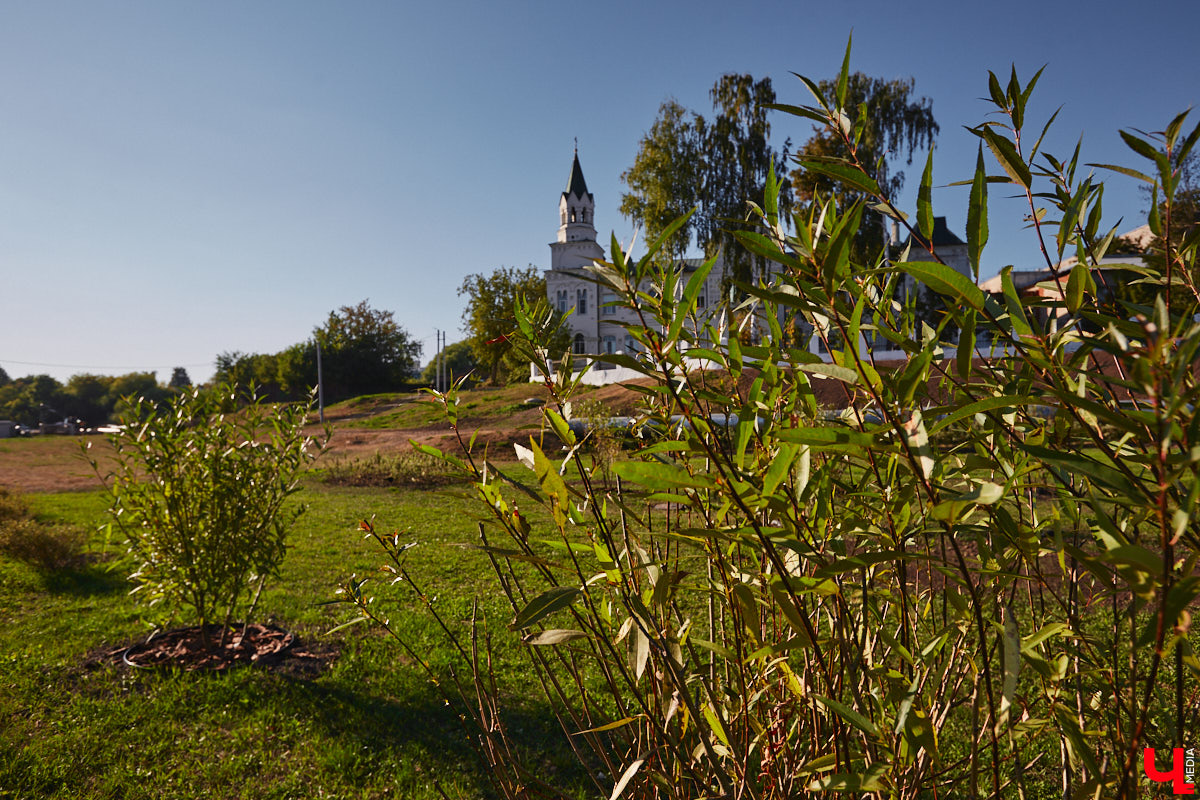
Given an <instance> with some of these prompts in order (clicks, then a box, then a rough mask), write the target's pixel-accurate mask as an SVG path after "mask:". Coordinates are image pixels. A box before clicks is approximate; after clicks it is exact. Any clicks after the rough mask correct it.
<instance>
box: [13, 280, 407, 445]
mask: <svg viewBox="0 0 1200 800" xmlns="http://www.w3.org/2000/svg"><path fill="white" fill-rule="evenodd" d="M318 346H319V347H320V350H321V354H322V367H323V376H322V377H323V379H324V384H325V397H326V400H327V401H329V402H336V401H337V400H342V399H346V398H348V397H356V396H358V395H362V394H373V393H378V392H392V391H399V390H403V389H406V388H409V387H411V386H412V385H413V384H414V383H415V382H416V381H417V380H418V376H417V370H418V367H419V365H420V357H421V343H420V342H418V341H415V340H414V339H413V338H412V337H411V336H410V335H409V333H408V332H407V331H406V330H405V329H404V328H403V327H401V326H400V325H399V324H398V323H397V322H396V319H395V315H394V314H393V313H392V312H391V311H385V310H381V309H375V308H372V307H371V306H370V304H369V302H368V301H367V300H363V301H362V302H361V303H358V304H357V305H354V306H342V307H341V308H339V309H337V310H334V311H330V312H329V316H328V317H327V318H326V320H325V322H324V323H323V324H321V325H318V326H316V327H315V328H314V329H313V335H312V336H311V337H310V338H309V339H306V340H305V341H303V342H299V343H297V344H294V345H292V346H291V347H288V348H286V349H284V350H282V351H280V352H278V353H244V352H240V351H231V352H224V353H221V354H219V355H218V356H217V357H216V362H215V372H214V374H213V377H212V383H215V384H234V385H238V386H243V387H248V386H250V385H253V386H255V388H256V390H257V393H258V394H259V396H261V397H264V398H266V399H268V400H276V401H290V400H303V399H305V398H307V397H308V395H309V393H310V392H311V391H312V389H313V387H315V386H316V385H317V348H318ZM191 385H192V380H191V378H190V376H189V375H188V373H187V370H186V369H184V368H183V367H176V368H175V369H174V371H173V372H172V374H171V378H170V380H168V381H167V382H166V383H165V384H160V383H159V382H158V380H157V377H156V374H155V373H154V372H131V373H128V374H126V375H118V376H110V375H93V374H86V373H85V374H79V375H74V376H72V377H71V378H70V380H68V381H67V382H66V383H65V384H64V383H61V382H59V381H58V380H56V379H55V378H54V377H52V376H50V375H29V376H25V377H22V378H16V379H12V378H10V377H9V376H8V374H7V373H6V372H5V371H4V370H3V369H0V419H4V420H11V421H13V422H16V423H18V424H21V425H25V426H28V427H34V426H37V425H39V424H41V423H48V422H58V421H61V420H63V419H66V418H70V419H78V420H80V421H81V422H82V424H83V425H84V426H85V427H96V426H100V425H103V424H105V423H107V422H110V421H114V420H116V419H117V418H118V417H119V416H120V415H121V413H122V411H123V410H125V404H126V402H127V400H128V399H129V398H138V397H140V398H144V399H145V400H146V401H148V402H149V403H150V404H151V405H152V406H157V405H160V404H161V403H163V402H165V401H166V400H168V399H169V398H171V397H173V396H174V395H175V394H177V393H178V392H179V391H180V390H182V389H186V388H189V387H191Z"/></svg>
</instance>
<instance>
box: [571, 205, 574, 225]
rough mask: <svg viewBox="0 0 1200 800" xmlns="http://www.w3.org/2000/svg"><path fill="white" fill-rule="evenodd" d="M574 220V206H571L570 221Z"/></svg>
mask: <svg viewBox="0 0 1200 800" xmlns="http://www.w3.org/2000/svg"><path fill="white" fill-rule="evenodd" d="M574 221H575V208H574V206H572V207H571V222H574Z"/></svg>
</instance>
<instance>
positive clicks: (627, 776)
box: [608, 758, 646, 800]
mask: <svg viewBox="0 0 1200 800" xmlns="http://www.w3.org/2000/svg"><path fill="white" fill-rule="evenodd" d="M645 763H646V759H644V758H639V759H638V760H637V761H634V762H633V763H632V764H630V765H629V766H628V767H626V769H625V772H624V773H623V774H622V775H621V779H620V780H619V781H617V785H616V786H614V787H613V790H612V794H611V795H609V798H608V800H617V798H618V797H620V796H621V792H623V791H625V787H626V786H628V785H629V781H631V780H633V776H634V775H635V774H636V773H637V771H638V769H640V768H641V766H642V764H645Z"/></svg>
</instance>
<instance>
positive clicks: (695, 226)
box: [621, 74, 791, 281]
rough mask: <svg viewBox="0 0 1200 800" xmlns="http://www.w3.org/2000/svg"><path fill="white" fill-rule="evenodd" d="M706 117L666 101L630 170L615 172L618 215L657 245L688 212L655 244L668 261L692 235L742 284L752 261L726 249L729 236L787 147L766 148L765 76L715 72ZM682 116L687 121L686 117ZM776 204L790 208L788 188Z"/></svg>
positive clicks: (769, 94)
mask: <svg viewBox="0 0 1200 800" xmlns="http://www.w3.org/2000/svg"><path fill="white" fill-rule="evenodd" d="M709 96H710V98H711V99H712V104H713V118H712V119H711V120H707V119H705V118H704V117H703V116H701V115H699V114H696V113H694V112H689V111H687V110H686V109H684V108H683V107H682V106H680V105H679V104H678V103H677V102H675V101H674V100H668V101H666V102H664V103H663V104H662V106H660V107H659V111H658V118H657V119H656V120H655V121H654V124H653V126H651V128H650V131H649V132H648V133H647V134H646V135H645V136H644V137H642V141H641V144H640V146H639V148H638V154H637V158H636V159H635V161H634V163H633V166H631V167H630V168H629V169H627V170H626V171H625V172H624V173H622V175H621V180H622V181H624V182H625V185H626V186H628V187H629V189H630V191H629V193H628V194H624V195H622V197H621V213H622V214H625V215H626V216H628V217H629V218H630V219H632V220H633V221H634V222H636V223H638V224H639V225H642V226H644V227H645V229H646V232H645V239H646V241H647V242H653V241H655V240H657V239H658V238H659V237H660V236H661V235H662V234H663V233H664V232H665V231H667V230H668V228H670V227H671V226H672V224H673V223H674V221H675V220H677V219H679V218H681V217H682V216H683V215H684V214H685V213H686V212H688V211H690V210H691V209H692V208H693V207H695V208H696V210H697V211H696V214H695V215H694V216H692V217H691V218H689V219H687V220H686V221H685V222H684V223H683V225H682V226H681V227H680V228H679V232H678V234H677V238H676V237H672V238H671V239H669V240H668V242H667V243H666V244H665V245H664V246H663V252H664V253H665V254H669V255H671V256H672V257H674V258H678V257H680V256H681V255H683V254H684V253H685V252H686V251H687V249H688V245H689V243H690V241H691V237H692V236H693V235H695V237H696V243H697V244H698V245H699V246H700V247H701V248H702V249H703V250H704V251H705V253H707V254H708V255H710V256H711V255H713V254H715V253H716V252H717V251H718V250H721V251H724V253H725V259H726V263H727V264H728V265H729V267H730V269H731V271H732V272H731V275H729V276H727V277H729V278H733V279H736V280H741V281H746V280H749V279H750V277H751V271H752V265H753V258H752V257H751V256H750V254H749V253H748V252H747V251H746V250H744V249H743V248H740V247H734V246H732V245H733V242H734V238H733V233H732V231H736V230H749V229H751V227H752V226H748V225H747V223H746V220H747V219H748V217H749V204H748V202H747V201H748V200H749V199H750V198H755V197H762V195H763V189H764V187H765V185H766V183H767V175H768V173H769V172H770V171H771V170H772V169H774V170H775V172H776V174H781V172H782V169H781V168H782V165H783V164H784V162H785V161H786V160H787V157H788V153H787V146H786V145H785V147H784V149H783V152H782V153H779V152H776V151H775V150H774V148H772V147H771V145H770V135H771V124H770V121H769V120H768V119H767V110H768V107H769V106H770V104H772V103H774V102H775V90H774V88H773V87H772V85H771V80H770V78H763V79H762V80H758V81H756V80H754V78H753V76H751V75H738V74H729V75H723V76H721V78H720V79H719V80H717V82H716V83H715V84H714V85H713V88H712V90H711V92H710V93H709ZM689 114H690V118H689V117H688V115H689ZM779 203H780V206H781V207H782V208H783V209H784V210H785V211H786V210H788V209H789V208H790V203H791V192H790V188H789V186H788V184H787V183H786V182H784V183H783V185H782V186H780V187H779Z"/></svg>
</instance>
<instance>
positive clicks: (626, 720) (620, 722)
mask: <svg viewBox="0 0 1200 800" xmlns="http://www.w3.org/2000/svg"><path fill="white" fill-rule="evenodd" d="M639 719H642V715H641V714H639V715H637V716H635V717H622V718H621V719H619V720H617V721H616V722H609V723H607V724H605V725H599V726H597V727H595V728H587V729H586V730H582V731H576V732H575V733H574V735H575V736H582V735H583V734H585V733H600V732H602V731H612V730H616V729H617V728H623V727H625V726H626V725H628V724H629V723H631V722H637V721H638V720H639Z"/></svg>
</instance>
